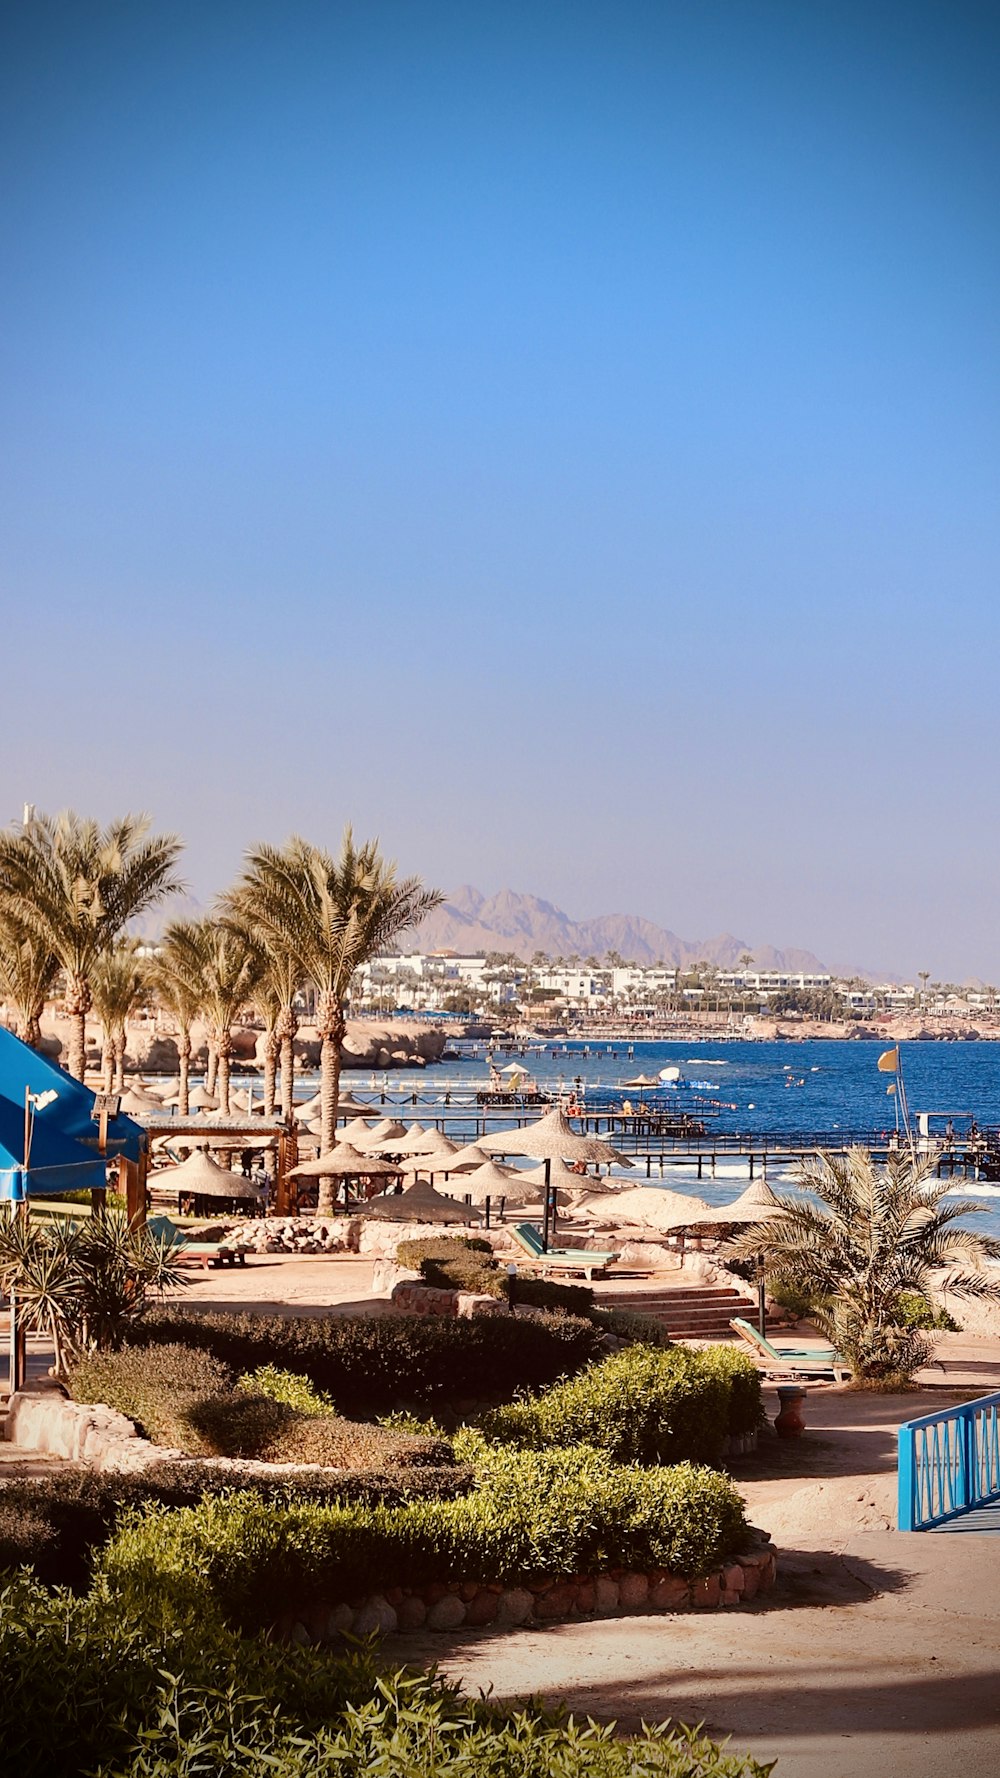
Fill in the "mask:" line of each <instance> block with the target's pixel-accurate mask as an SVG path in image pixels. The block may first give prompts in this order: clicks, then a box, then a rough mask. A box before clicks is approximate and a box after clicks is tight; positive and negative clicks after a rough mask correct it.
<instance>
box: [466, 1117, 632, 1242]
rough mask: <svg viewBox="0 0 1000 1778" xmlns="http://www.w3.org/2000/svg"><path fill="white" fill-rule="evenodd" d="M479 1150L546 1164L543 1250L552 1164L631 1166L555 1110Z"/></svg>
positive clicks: (504, 1132)
mask: <svg viewBox="0 0 1000 1778" xmlns="http://www.w3.org/2000/svg"><path fill="white" fill-rule="evenodd" d="M479 1146H480V1148H481V1149H483V1150H484V1151H485V1152H486V1154H523V1155H528V1156H529V1157H530V1158H532V1159H534V1160H539V1161H544V1163H545V1181H546V1183H545V1186H544V1207H543V1214H542V1247H543V1249H545V1248H547V1247H548V1244H549V1225H550V1221H551V1216H552V1208H553V1206H552V1199H551V1192H550V1182H551V1176H552V1163H553V1161H598V1162H600V1161H603V1162H604V1163H605V1165H606V1166H609V1167H610V1165H611V1163H612V1161H620V1162H621V1163H622V1164H623V1165H624V1166H626V1167H630V1166H631V1165H632V1163H631V1161H630V1160H629V1158H628V1156H627V1155H624V1154H620V1153H619V1151H618V1149H617V1148H612V1146H611V1144H610V1142H605V1141H604V1140H603V1138H602V1137H600V1136H584V1135H581V1133H580V1132H579V1130H574V1128H573V1125H572V1124H571V1123H570V1121H569V1118H568V1117H567V1116H566V1115H565V1113H564V1112H562V1111H560V1110H559V1107H558V1106H554V1107H553V1109H552V1110H551V1111H547V1112H546V1114H545V1116H544V1117H540V1118H538V1119H537V1121H536V1122H535V1123H533V1124H529V1125H528V1126H527V1128H526V1129H523V1130H498V1131H497V1133H496V1135H495V1136H482V1137H481V1138H480V1141H479Z"/></svg>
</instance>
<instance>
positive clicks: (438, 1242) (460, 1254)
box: [396, 1235, 594, 1320]
mask: <svg viewBox="0 0 1000 1778" xmlns="http://www.w3.org/2000/svg"><path fill="white" fill-rule="evenodd" d="M396 1258H397V1259H398V1261H399V1263H400V1265H402V1266H409V1267H410V1268H411V1269H412V1270H414V1271H417V1272H419V1273H420V1276H421V1277H422V1278H423V1280H424V1282H425V1283H426V1284H431V1285H433V1286H434V1288H435V1289H437V1290H468V1291H475V1292H478V1293H479V1295H481V1296H495V1297H505V1296H506V1295H507V1293H508V1288H509V1285H508V1277H507V1271H506V1268H501V1267H500V1266H499V1265H498V1263H497V1261H496V1259H495V1258H494V1256H493V1249H492V1247H491V1246H490V1244H489V1242H488V1241H480V1240H477V1239H476V1237H475V1236H461V1235H438V1236H432V1237H429V1238H427V1239H425V1240H421V1241H400V1243H399V1246H398V1247H397V1248H396ZM514 1300H515V1302H518V1303H522V1304H524V1305H525V1306H526V1307H527V1308H531V1309H548V1310H551V1311H552V1313H553V1314H562V1315H578V1316H579V1317H580V1318H581V1319H584V1320H585V1319H588V1318H589V1317H590V1313H591V1310H592V1309H593V1306H594V1293H593V1291H592V1290H591V1288H590V1286H589V1284H559V1283H558V1282H556V1281H555V1280H554V1279H551V1278H532V1277H529V1276H527V1274H525V1273H518V1276H517V1279H516V1281H515V1284H514Z"/></svg>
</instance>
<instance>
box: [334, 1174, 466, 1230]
mask: <svg viewBox="0 0 1000 1778" xmlns="http://www.w3.org/2000/svg"><path fill="white" fill-rule="evenodd" d="M358 1209H359V1211H360V1213H361V1215H362V1216H376V1217H379V1218H380V1219H381V1220H382V1221H383V1222H454V1223H458V1222H480V1221H481V1220H482V1217H481V1212H480V1211H478V1210H474V1209H473V1208H472V1206H471V1204H456V1203H455V1201H454V1199H453V1198H445V1197H442V1195H441V1193H440V1192H436V1191H435V1190H434V1187H433V1186H432V1185H430V1184H429V1183H428V1181H427V1180H426V1179H417V1180H415V1182H414V1183H413V1185H408V1186H407V1188H406V1190H405V1192H400V1193H399V1194H398V1196H397V1195H395V1194H392V1195H390V1196H388V1197H378V1198H369V1199H368V1202H367V1204H359V1206H358Z"/></svg>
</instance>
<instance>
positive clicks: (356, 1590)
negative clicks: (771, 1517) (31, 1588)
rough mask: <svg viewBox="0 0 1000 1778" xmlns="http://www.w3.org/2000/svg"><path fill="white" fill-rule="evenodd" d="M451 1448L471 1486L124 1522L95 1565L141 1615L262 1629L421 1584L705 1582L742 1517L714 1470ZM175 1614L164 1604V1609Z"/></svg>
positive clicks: (232, 1503) (228, 1505)
mask: <svg viewBox="0 0 1000 1778" xmlns="http://www.w3.org/2000/svg"><path fill="white" fill-rule="evenodd" d="M460 1449H461V1451H462V1454H463V1456H464V1457H466V1458H467V1460H468V1461H469V1463H470V1464H471V1466H472V1468H473V1473H474V1476H475V1487H474V1488H473V1490H472V1491H471V1492H470V1493H468V1494H464V1495H461V1496H459V1497H458V1498H456V1499H452V1500H432V1499H414V1500H412V1501H408V1502H407V1503H406V1504H405V1505H402V1506H398V1507H380V1506H373V1507H368V1506H362V1505H351V1506H340V1505H319V1504H316V1503H313V1502H305V1503H303V1502H290V1503H289V1505H288V1506H287V1507H285V1508H282V1509H280V1510H278V1509H276V1508H275V1507H274V1505H273V1504H265V1503H263V1502H262V1501H261V1500H260V1498H259V1497H258V1496H257V1495H255V1494H249V1493H239V1494H231V1495H228V1496H226V1497H221V1498H214V1499H206V1500H204V1501H203V1502H202V1503H201V1504H200V1505H199V1506H197V1507H193V1508H190V1509H184V1510H181V1511H179V1512H168V1511H163V1510H158V1509H155V1508H150V1509H149V1510H148V1511H147V1513H146V1514H145V1515H144V1516H143V1517H142V1518H132V1519H130V1520H127V1521H126V1522H125V1523H124V1524H123V1525H122V1528H121V1529H120V1531H119V1532H118V1533H117V1535H116V1536H115V1538H114V1539H113V1540H112V1542H111V1543H109V1544H108V1545H107V1547H106V1549H105V1551H104V1553H103V1555H102V1556H101V1558H100V1572H101V1574H102V1575H103V1576H104V1577H105V1579H106V1580H107V1582H108V1584H109V1585H110V1586H111V1587H112V1588H113V1589H114V1590H116V1591H119V1592H122V1593H123V1594H124V1596H125V1597H127V1598H130V1599H132V1600H133V1601H134V1602H135V1603H136V1604H137V1605H138V1606H139V1607H140V1608H141V1609H142V1610H147V1609H150V1610H151V1609H154V1608H157V1609H159V1608H166V1607H167V1606H170V1607H171V1608H172V1609H181V1607H182V1606H183V1608H184V1609H191V1610H199V1609H205V1610H206V1611H210V1610H212V1609H215V1608H216V1607H219V1608H221V1609H222V1610H223V1611H224V1612H225V1614H226V1616H227V1618H228V1620H229V1621H231V1622H233V1623H236V1624H239V1625H240V1626H241V1627H242V1628H243V1629H245V1630H256V1629H266V1628H267V1627H268V1625H269V1624H270V1623H271V1622H272V1621H273V1619H274V1617H275V1613H276V1609H277V1607H276V1601H279V1600H289V1601H294V1602H295V1608H296V1609H300V1608H301V1609H303V1610H305V1609H308V1608H310V1606H311V1604H314V1603H317V1602H324V1603H326V1604H327V1605H332V1604H334V1603H336V1602H337V1601H338V1600H341V1599H352V1598H354V1597H356V1596H357V1595H359V1594H365V1593H370V1592H373V1591H377V1590H379V1589H380V1588H385V1587H392V1586H405V1585H414V1586H416V1585H423V1584H426V1583H428V1582H431V1581H448V1580H469V1581H477V1582H490V1581H501V1582H507V1581H514V1580H518V1579H530V1578H533V1577H536V1578H537V1577H541V1576H545V1575H572V1574H580V1573H587V1572H596V1571H600V1570H602V1569H606V1568H612V1567H627V1568H652V1567H664V1568H669V1569H671V1570H673V1571H674V1572H676V1573H683V1574H701V1573H705V1572H706V1571H707V1570H708V1569H709V1568H711V1567H712V1566H713V1565H714V1564H716V1563H717V1562H719V1561H721V1560H723V1559H724V1558H725V1557H726V1556H727V1555H728V1554H729V1553H731V1552H732V1550H734V1549H735V1548H737V1547H738V1545H739V1542H740V1540H741V1539H742V1538H743V1537H744V1536H745V1533H746V1525H745V1520H744V1517H743V1506H742V1502H741V1500H740V1498H739V1495H738V1494H737V1493H736V1492H735V1490H734V1488H733V1487H732V1484H731V1483H730V1482H729V1481H728V1480H727V1479H726V1478H725V1477H724V1476H721V1475H719V1474H717V1473H715V1472H714V1471H711V1470H707V1469H700V1468H695V1467H693V1466H692V1465H690V1464H680V1465H677V1466H676V1467H673V1468H669V1469H660V1468H642V1467H639V1466H638V1465H620V1464H615V1463H614V1462H612V1460H611V1459H610V1458H609V1457H608V1455H607V1453H606V1452H603V1451H596V1450H594V1449H592V1448H590V1447H585V1446H580V1447H574V1448H572V1449H569V1450H558V1451H514V1450H504V1449H499V1448H491V1447H489V1446H487V1445H486V1444H485V1441H483V1440H482V1439H481V1438H478V1437H477V1435H475V1434H470V1433H466V1434H464V1435H463V1437H462V1440H461V1444H460ZM171 1602H172V1604H171Z"/></svg>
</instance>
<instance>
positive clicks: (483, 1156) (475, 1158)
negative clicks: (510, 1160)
mask: <svg viewBox="0 0 1000 1778" xmlns="http://www.w3.org/2000/svg"><path fill="white" fill-rule="evenodd" d="M489 1158H490V1157H489V1155H488V1154H487V1153H486V1151H485V1149H482V1148H480V1146H479V1143H478V1142H468V1143H466V1146H465V1147H464V1148H459V1149H456V1151H455V1153H454V1154H453V1155H452V1157H451V1166H450V1167H449V1169H448V1171H449V1173H474V1172H475V1170H476V1168H477V1167H481V1166H482V1165H483V1162H484V1161H488V1160H489Z"/></svg>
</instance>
